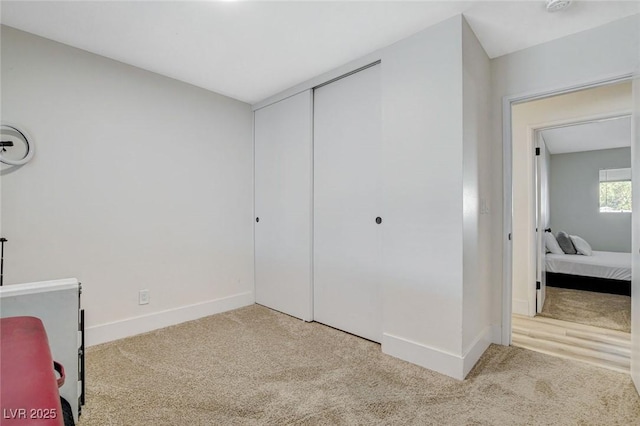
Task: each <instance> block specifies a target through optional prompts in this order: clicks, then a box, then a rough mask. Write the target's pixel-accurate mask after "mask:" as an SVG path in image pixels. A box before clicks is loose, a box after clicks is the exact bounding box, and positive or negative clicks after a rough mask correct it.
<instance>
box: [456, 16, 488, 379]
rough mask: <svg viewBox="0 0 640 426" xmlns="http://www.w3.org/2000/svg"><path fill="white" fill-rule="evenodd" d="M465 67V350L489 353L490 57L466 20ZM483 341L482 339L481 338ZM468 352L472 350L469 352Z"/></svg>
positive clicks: (463, 334)
mask: <svg viewBox="0 0 640 426" xmlns="http://www.w3.org/2000/svg"><path fill="white" fill-rule="evenodd" d="M462 69H463V76H462V78H463V80H462V83H463V86H462V91H463V128H462V130H463V135H462V139H463V176H464V183H463V229H464V236H463V247H464V251H463V311H462V316H463V317H462V354H463V356H465V355H466V356H468V358H469V360H470V362H467V365H465V369H467V370H466V371H465V375H466V373H467V372H468V371H469V370H470V369H471V367H473V363H475V361H474V360H475V359H477V358H475V355H474V354H472V353H470V352H471V351H476V352H477V351H481V352H480V353H482V352H484V350H485V349H486V347H487V346H488V345H489V343H490V341H491V340H493V336H492V334H491V333H492V331H491V329H490V325H491V322H490V321H491V314H490V310H491V286H492V284H493V282H494V281H493V280H494V274H493V271H492V270H491V268H490V265H491V258H492V253H491V240H492V230H491V219H490V215H491V214H493V212H491V211H490V210H489V209H488V206H489V199H490V198H491V196H492V194H491V186H490V185H491V170H492V166H493V164H492V158H491V145H490V144H491V142H492V141H491V134H490V130H491V125H490V118H491V115H490V112H491V108H490V93H491V92H490V89H491V88H490V81H491V75H490V71H491V69H490V62H489V58H488V56H487V54H486V53H485V51H484V49H483V48H482V46H481V45H480V42H479V41H478V39H477V38H476V36H475V34H474V33H473V31H472V30H471V28H470V27H469V25H468V24H467V22H466V21H465V20H464V19H463V20H462ZM478 339H481V340H482V343H481V344H478V343H477V340H478ZM468 354H469V355H468Z"/></svg>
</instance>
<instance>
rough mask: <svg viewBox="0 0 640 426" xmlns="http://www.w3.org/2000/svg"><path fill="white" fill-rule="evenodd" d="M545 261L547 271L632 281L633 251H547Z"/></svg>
mask: <svg viewBox="0 0 640 426" xmlns="http://www.w3.org/2000/svg"><path fill="white" fill-rule="evenodd" d="M545 263H546V266H547V272H557V273H561V274H570V275H582V276H587V277H598V278H608V279H612V280H624V281H631V253H614V252H611V251H594V252H593V256H582V255H580V254H553V253H547V255H546V256H545Z"/></svg>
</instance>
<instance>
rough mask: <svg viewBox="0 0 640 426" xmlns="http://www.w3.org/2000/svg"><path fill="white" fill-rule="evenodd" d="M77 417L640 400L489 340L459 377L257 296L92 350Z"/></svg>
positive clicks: (269, 419)
mask: <svg viewBox="0 0 640 426" xmlns="http://www.w3.org/2000/svg"><path fill="white" fill-rule="evenodd" d="M425 326H428V325H425ZM433 326H437V325H433ZM79 424H80V426H88V425H127V426H128V425H154V426H155V425H263V424H267V425H293V424H304V425H358V424H359V425H382V424H384V425H534V424H535V425H604V424H606V425H631V424H640V398H639V397H638V395H637V393H636V391H635V389H634V387H633V385H632V383H631V380H630V378H629V376H628V375H625V374H621V373H615V372H612V371H609V370H604V369H600V368H597V367H591V366H588V365H583V364H581V363H575V362H571V361H567V360H563V359H560V358H555V357H551V356H546V355H543V354H540V353H536V352H531V351H528V350H525V349H520V348H514V347H503V346H496V345H492V346H490V347H489V349H488V350H487V352H486V353H485V354H484V355H483V356H482V358H481V359H480V361H479V362H478V364H477V365H476V367H475V368H474V369H473V371H472V372H471V373H470V375H469V376H468V378H467V379H466V380H464V381H457V380H454V379H451V378H449V377H446V376H443V375H440V374H438V373H435V372H432V371H429V370H427V369H423V368H420V367H418V366H415V365H412V364H409V363H406V362H403V361H400V360H398V359H395V358H392V357H390V356H387V355H384V354H382V353H381V351H380V346H379V345H377V344H375V343H372V342H369V341H367V340H363V339H360V338H357V337H355V336H352V335H350V334H346V333H342V332H340V331H338V330H335V329H332V328H329V327H325V326H323V325H320V324H317V323H304V322H302V321H299V320H297V319H294V318H291V317H289V316H286V315H283V314H280V313H277V312H274V311H271V310H269V309H266V308H264V307H261V306H258V305H254V306H251V307H247V308H242V309H239V310H235V311H231V312H227V313H223V314H219V315H214V316H211V317H207V318H203V319H200V320H197V321H192V322H188V323H184V324H181V325H178V326H174V327H170V328H166V329H163V330H159V331H156V332H152V333H148V334H144V335H140V336H136V337H132V338H128V339H124V340H120V341H116V342H111V343H107V344H104V345H100V346H95V347H91V348H89V350H88V351H87V405H86V406H85V408H84V410H83V415H82V417H81V420H80V422H79Z"/></svg>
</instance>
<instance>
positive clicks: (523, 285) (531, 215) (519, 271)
mask: <svg viewBox="0 0 640 426" xmlns="http://www.w3.org/2000/svg"><path fill="white" fill-rule="evenodd" d="M630 111H631V84H630V83H629V82H625V83H619V84H615V85H610V86H604V87H597V88H593V89H589V90H584V91H579V92H572V93H568V94H564V95H559V96H554V97H549V98H544V99H539V100H535V101H531V102H525V103H521V104H517V105H514V107H513V113H512V120H511V122H512V132H513V145H512V149H513V156H512V161H513V170H514V173H513V312H514V313H517V314H520V315H530V314H533V313H534V312H535V281H536V280H535V278H536V256H535V238H536V236H535V227H536V224H535V219H536V218H535V180H534V164H535V163H534V147H535V143H534V140H533V129H535V128H540V127H545V126H549V125H552V124H555V123H567V122H576V121H580V120H584V119H588V118H591V117H601V116H604V115H616V114H625V113H629V112H630ZM552 208H553V206H552ZM551 224H552V225H553V214H552V215H551ZM554 226H555V225H554ZM561 230H562V229H554V231H556V232H557V231H561Z"/></svg>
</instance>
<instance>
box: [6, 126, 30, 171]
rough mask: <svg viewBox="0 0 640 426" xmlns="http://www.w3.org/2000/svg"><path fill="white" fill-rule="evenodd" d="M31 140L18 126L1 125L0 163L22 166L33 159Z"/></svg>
mask: <svg viewBox="0 0 640 426" xmlns="http://www.w3.org/2000/svg"><path fill="white" fill-rule="evenodd" d="M34 152H35V145H34V142H33V139H32V138H31V137H30V136H29V135H28V134H27V132H25V131H24V130H23V129H20V128H19V127H18V126H16V125H14V124H9V123H4V122H3V123H2V125H1V131H0V162H3V163H5V164H9V165H11V166H22V165H23V164H26V163H27V162H29V160H31V159H32V158H33V154H34Z"/></svg>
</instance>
